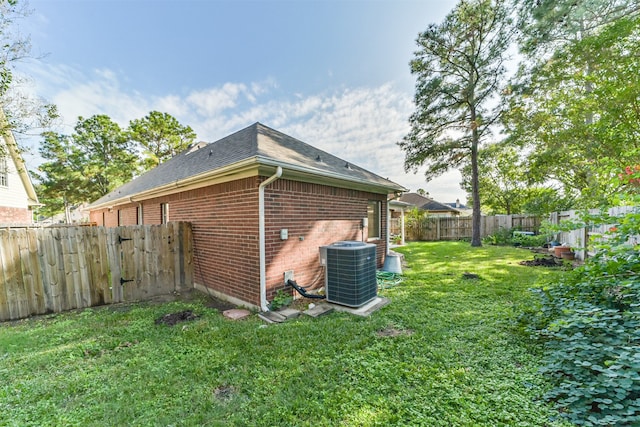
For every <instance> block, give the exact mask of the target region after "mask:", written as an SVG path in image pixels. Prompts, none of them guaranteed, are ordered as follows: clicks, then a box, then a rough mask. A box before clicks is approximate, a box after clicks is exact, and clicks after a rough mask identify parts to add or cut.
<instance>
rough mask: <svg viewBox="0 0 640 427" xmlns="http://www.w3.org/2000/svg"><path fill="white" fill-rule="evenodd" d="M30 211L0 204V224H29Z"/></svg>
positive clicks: (30, 221) (31, 218)
mask: <svg viewBox="0 0 640 427" xmlns="http://www.w3.org/2000/svg"><path fill="white" fill-rule="evenodd" d="M32 222H33V217H32V215H31V211H30V210H29V209H25V208H9V207H3V206H0V224H31V223H32Z"/></svg>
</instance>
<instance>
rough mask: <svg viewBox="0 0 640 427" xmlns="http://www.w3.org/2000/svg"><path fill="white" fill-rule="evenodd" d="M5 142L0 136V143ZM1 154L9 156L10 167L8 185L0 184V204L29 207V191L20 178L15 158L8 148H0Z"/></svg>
mask: <svg viewBox="0 0 640 427" xmlns="http://www.w3.org/2000/svg"><path fill="white" fill-rule="evenodd" d="M3 143H4V142H3V141H2V139H1V138H0V144H3ZM0 153H3V154H0V156H1V155H4V156H7V168H8V177H7V184H8V186H7V187H5V186H0V206H3V207H10V208H24V209H26V208H27V207H28V204H27V201H28V200H29V195H28V194H27V191H26V190H25V189H24V185H23V184H22V180H21V179H20V175H18V170H17V169H16V164H15V163H14V161H13V159H12V158H11V156H10V155H9V153H7V150H6V149H4V147H3V149H2V150H0Z"/></svg>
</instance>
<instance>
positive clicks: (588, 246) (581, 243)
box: [549, 206, 640, 260]
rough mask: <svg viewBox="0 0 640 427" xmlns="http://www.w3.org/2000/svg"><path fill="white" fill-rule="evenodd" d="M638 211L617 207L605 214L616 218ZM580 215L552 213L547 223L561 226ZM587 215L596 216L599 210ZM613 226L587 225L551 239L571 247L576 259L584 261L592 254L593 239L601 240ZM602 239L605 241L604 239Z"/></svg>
mask: <svg viewBox="0 0 640 427" xmlns="http://www.w3.org/2000/svg"><path fill="white" fill-rule="evenodd" d="M638 209H640V207H638V206H617V207H613V208H610V209H608V210H607V212H608V214H609V215H610V216H612V217H616V216H621V215H624V214H625V213H628V212H634V211H637V210H638ZM582 213H583V211H578V210H571V211H562V212H554V213H552V214H551V215H549V222H550V223H551V224H555V225H558V224H562V222H563V221H569V220H578V219H580V217H581V214H582ZM589 213H590V214H598V213H600V210H598V209H589ZM614 225H616V224H602V225H589V226H588V227H584V228H578V229H575V230H571V231H563V232H559V233H556V234H555V235H554V236H553V239H554V240H556V241H557V242H558V243H561V244H563V245H567V246H571V247H572V248H573V249H574V252H575V255H576V258H577V259H580V260H584V259H585V258H587V257H588V256H592V255H593V254H594V248H593V243H594V242H593V241H592V240H593V238H596V239H597V238H603V237H602V236H603V235H604V234H605V233H606V232H607V231H608V230H609V228H610V227H612V226H614ZM604 238H605V239H606V237H604ZM634 241H640V236H637V237H635V238H634Z"/></svg>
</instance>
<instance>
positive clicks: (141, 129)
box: [128, 111, 196, 170]
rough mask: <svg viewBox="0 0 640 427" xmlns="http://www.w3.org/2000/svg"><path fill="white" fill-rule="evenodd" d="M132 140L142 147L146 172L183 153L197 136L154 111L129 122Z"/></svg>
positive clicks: (173, 118) (190, 130)
mask: <svg viewBox="0 0 640 427" xmlns="http://www.w3.org/2000/svg"><path fill="white" fill-rule="evenodd" d="M128 131H129V136H130V138H131V140H133V141H135V142H137V143H139V144H140V145H141V146H142V149H143V153H144V156H145V157H144V158H143V159H142V162H141V163H142V167H143V168H144V169H145V170H148V169H151V168H154V167H156V166H158V164H160V163H162V162H164V161H165V160H168V159H170V158H171V157H173V156H175V155H176V154H178V153H179V152H181V151H183V150H184V149H185V148H187V147H188V146H189V144H191V143H192V142H193V141H194V140H195V139H196V134H195V132H194V131H193V129H191V127H189V126H183V125H181V124H180V122H178V120H177V119H176V118H175V117H173V116H171V115H170V114H168V113H160V112H158V111H152V112H150V113H149V114H148V115H146V116H145V117H144V118H142V119H136V120H132V121H131V122H129V130H128Z"/></svg>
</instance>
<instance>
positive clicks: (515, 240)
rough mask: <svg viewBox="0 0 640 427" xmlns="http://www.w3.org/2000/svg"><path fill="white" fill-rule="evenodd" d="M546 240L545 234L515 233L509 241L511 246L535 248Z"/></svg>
mask: <svg viewBox="0 0 640 427" xmlns="http://www.w3.org/2000/svg"><path fill="white" fill-rule="evenodd" d="M546 242H547V238H546V236H543V235H540V234H536V235H529V234H515V233H514V235H513V237H511V240H510V243H511V245H513V246H522V247H526V248H537V247H540V246H542V245H544V244H545V243H546Z"/></svg>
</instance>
